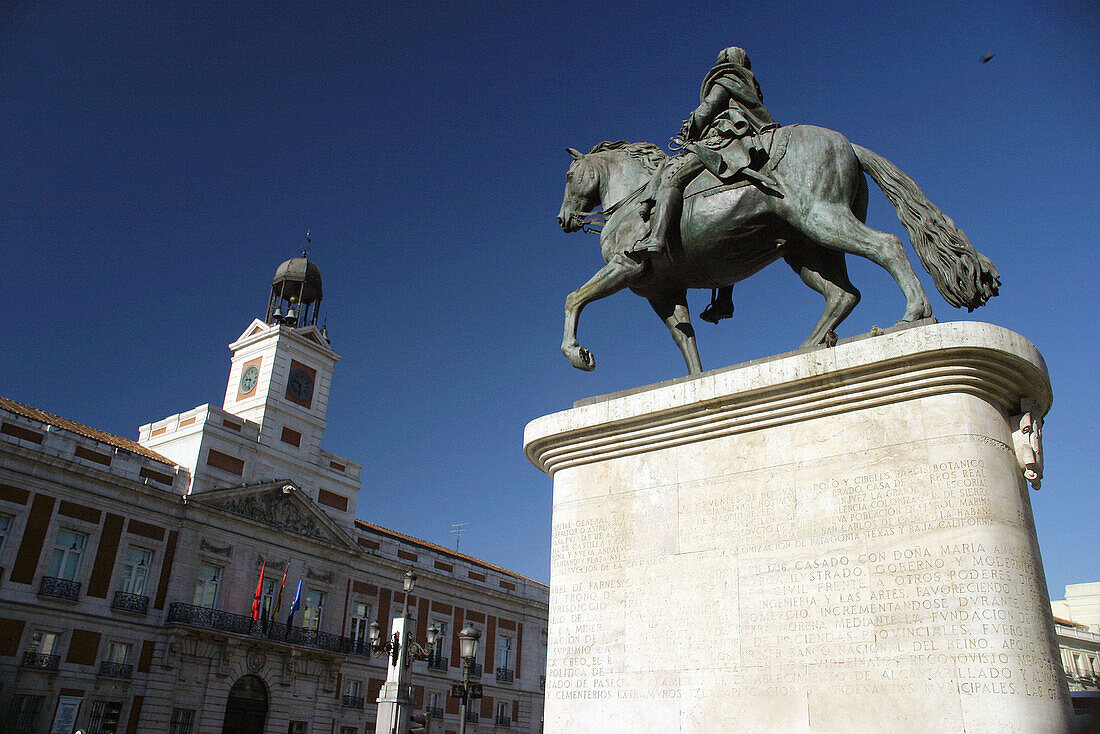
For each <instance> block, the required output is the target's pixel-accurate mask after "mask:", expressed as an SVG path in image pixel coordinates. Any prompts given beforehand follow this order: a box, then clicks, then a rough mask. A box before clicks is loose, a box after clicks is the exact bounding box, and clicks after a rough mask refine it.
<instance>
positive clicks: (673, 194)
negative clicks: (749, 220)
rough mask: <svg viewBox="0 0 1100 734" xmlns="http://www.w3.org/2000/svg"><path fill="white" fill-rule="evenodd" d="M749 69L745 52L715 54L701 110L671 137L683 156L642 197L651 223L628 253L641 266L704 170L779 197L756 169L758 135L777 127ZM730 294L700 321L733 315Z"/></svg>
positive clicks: (718, 298)
mask: <svg viewBox="0 0 1100 734" xmlns="http://www.w3.org/2000/svg"><path fill="white" fill-rule="evenodd" d="M751 69H752V65H751V63H750V62H749V57H748V54H746V53H745V51H744V49H741V48H738V47H736V46H732V47H730V48H727V49H725V50H724V51H722V52H721V53H720V54H718V60H717V61H716V62H715V65H714V68H713V69H711V70H710V72H708V73H707V76H706V78H705V79H704V80H703V86H702V89H701V90H700V92H699V99H700V104H699V106H698V107H697V108H696V109H695V111H694V112H692V113H691V115H690V116H689V117H688V119H687V120H685V121H684V125H683V127H682V128H681V129H680V133H679V134H678V135H677V136H676V137H675V138H673V141H672V142H673V143H674V144H676V145H679V146H681V147H682V148H683V149H684V151H685V152H684V153H682V154H680V155H678V156H676V157H674V158H668V159H667V160H666V161H665V162H664V164H663V165H662V166H661V167H660V168H658V169H657V171H656V173H654V175H653V178H652V179H651V180H650V182H649V185H648V186H647V187H646V190H645V192H644V194H643V195H642V216H643V218H648V217H650V216H651V215H652V221H651V223H650V229H649V234H647V235H646V237H645V238H643V239H641V240H639V241H638V242H637V243H635V244H634V246H633V247H632V248H630V249H629V250H628V251H627V253H626V254H627V255H628V256H630V257H631V258H633V259H635V260H637V261H639V262H641V261H643V260H645V259H647V258H649V257H651V256H653V255H654V254H656V253H658V252H663V251H664V250H665V249H666V247H667V246H668V232H669V227H670V226H671V225H672V224H673V223H674V222H679V221H680V212H681V210H682V209H683V203H684V189H685V188H687V185H688V184H689V183H691V181H692V180H693V179H694V178H695V177H696V176H698V175H699V174H700V173H701V172H702V171H703V169H704V168H705V169H706V170H708V171H710V172H711V173H713V174H714V175H715V176H717V177H718V179H719V180H721V181H723V182H729V181H733V180H737V179H747V180H748V181H750V182H751V183H752V184H754V185H755V186H756V187H757V188H759V189H760V190H761V191H764V192H765V193H768V194H771V195H773V196H779V197H782V196H783V194H782V192H781V190H780V188H779V184H778V183H776V182H775V181H774V180H773V179H772V178H771V177H769V176H768V175H766V174H764V173H762V172H761V170H760V169H761V168H763V166H764V164H765V163H767V161H768V151H767V148H766V147H765V145H764V144H763V143H762V141H761V140H760V138H759V134H760V133H761V132H765V131H768V130H772V129H774V128H777V127H779V125H778V124H776V122H775V120H773V119H772V116H771V113H769V112H768V110H767V108H766V107H764V101H763V95H762V94H761V92H760V85H759V84H758V83H757V82H756V77H755V76H753V73H752V71H751ZM732 293H733V286H727V287H725V288H721V289H719V290H718V292H717V294H716V295H715V297H714V299H713V300H712V301H711V304H710V305H709V306H708V307H707V308H706V310H705V311H703V313H702V314H701V318H703V319H704V320H706V321H710V322H712V323H718V321H719V319H723V318H729V317H730V316H732V315H733V298H732Z"/></svg>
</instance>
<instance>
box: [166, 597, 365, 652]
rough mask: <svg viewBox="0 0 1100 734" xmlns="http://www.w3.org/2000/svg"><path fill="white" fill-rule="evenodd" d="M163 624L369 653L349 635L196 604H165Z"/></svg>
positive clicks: (331, 649) (330, 649) (285, 642)
mask: <svg viewBox="0 0 1100 734" xmlns="http://www.w3.org/2000/svg"><path fill="white" fill-rule="evenodd" d="M164 624H165V626H168V625H172V624H183V625H188V626H190V627H201V628H203V629H211V630H217V631H219V632H230V633H232V634H236V635H247V636H249V637H262V638H265V639H268V640H270V641H272V642H282V643H284V644H287V645H299V646H301V647H311V648H313V649H315V650H325V651H327V652H334V653H338V654H341V655H351V654H356V655H364V656H366V655H369V654H370V648H369V646H368V645H366V644H363V643H362V642H356V641H355V640H353V639H351V638H350V637H341V636H340V635H334V634H331V633H329V632H321V631H320V630H310V629H304V628H302V627H288V626H286V625H285V624H280V623H278V622H264V621H258V620H254V619H252V617H250V616H246V615H244V614H232V613H230V612H223V611H222V610H220V609H210V608H209V607H197V606H195V605H193V604H184V603H183V602H175V603H173V604H171V605H169V607H168V617H167V618H166V619H165V620H164Z"/></svg>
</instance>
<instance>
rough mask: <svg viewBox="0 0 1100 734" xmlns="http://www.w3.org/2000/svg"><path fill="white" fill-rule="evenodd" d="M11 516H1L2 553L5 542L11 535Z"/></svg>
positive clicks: (0, 536)
mask: <svg viewBox="0 0 1100 734" xmlns="http://www.w3.org/2000/svg"><path fill="white" fill-rule="evenodd" d="M11 521H12V516H11V515H0V552H2V551H3V550H4V541H5V540H7V539H8V536H9V535H10V534H11Z"/></svg>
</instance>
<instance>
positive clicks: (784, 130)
mask: <svg viewBox="0 0 1100 734" xmlns="http://www.w3.org/2000/svg"><path fill="white" fill-rule="evenodd" d="M795 127H798V126H797V125H786V126H784V127H775V128H771V129H770V130H766V131H764V132H762V133H760V134H759V135H758V136H757V138H758V139H759V140H760V142H761V143H762V144H763V146H764V148H765V150H767V152H768V160H767V162H766V163H764V165H763V166H762V167H761V168H760V172H761V173H763V174H764V175H767V176H770V175H771V173H772V171H774V170H775V168H776V166H778V165H779V162H780V161H782V160H783V156H785V155H786V154H787V143H789V142H790V139H791V130H792V129H793V128H795ZM751 185H753V182H752V181H749V180H747V179H742V180H739V181H734V182H732V183H726V182H724V181H722V180H721V179H719V178H718V177H717V176H715V175H714V174H713V173H711V172H710V171H707V170H704V171H703V172H702V173H700V174H699V175H698V176H696V177H695V180H694V181H692V182H691V183H690V184H688V186H687V188H686V189H685V190H684V199H685V201H686V200H687V199H688V198H690V197H692V196H713V195H715V194H720V193H722V192H723V191H730V190H732V189H739V188H742V187H744V186H751Z"/></svg>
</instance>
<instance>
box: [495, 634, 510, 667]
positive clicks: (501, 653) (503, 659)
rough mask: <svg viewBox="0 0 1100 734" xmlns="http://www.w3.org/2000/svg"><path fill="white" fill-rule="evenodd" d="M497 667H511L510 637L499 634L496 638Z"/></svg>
mask: <svg viewBox="0 0 1100 734" xmlns="http://www.w3.org/2000/svg"><path fill="white" fill-rule="evenodd" d="M497 668H500V669H503V670H511V669H512V638H511V637H505V636H504V635H501V636H500V637H498V638H497Z"/></svg>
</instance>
